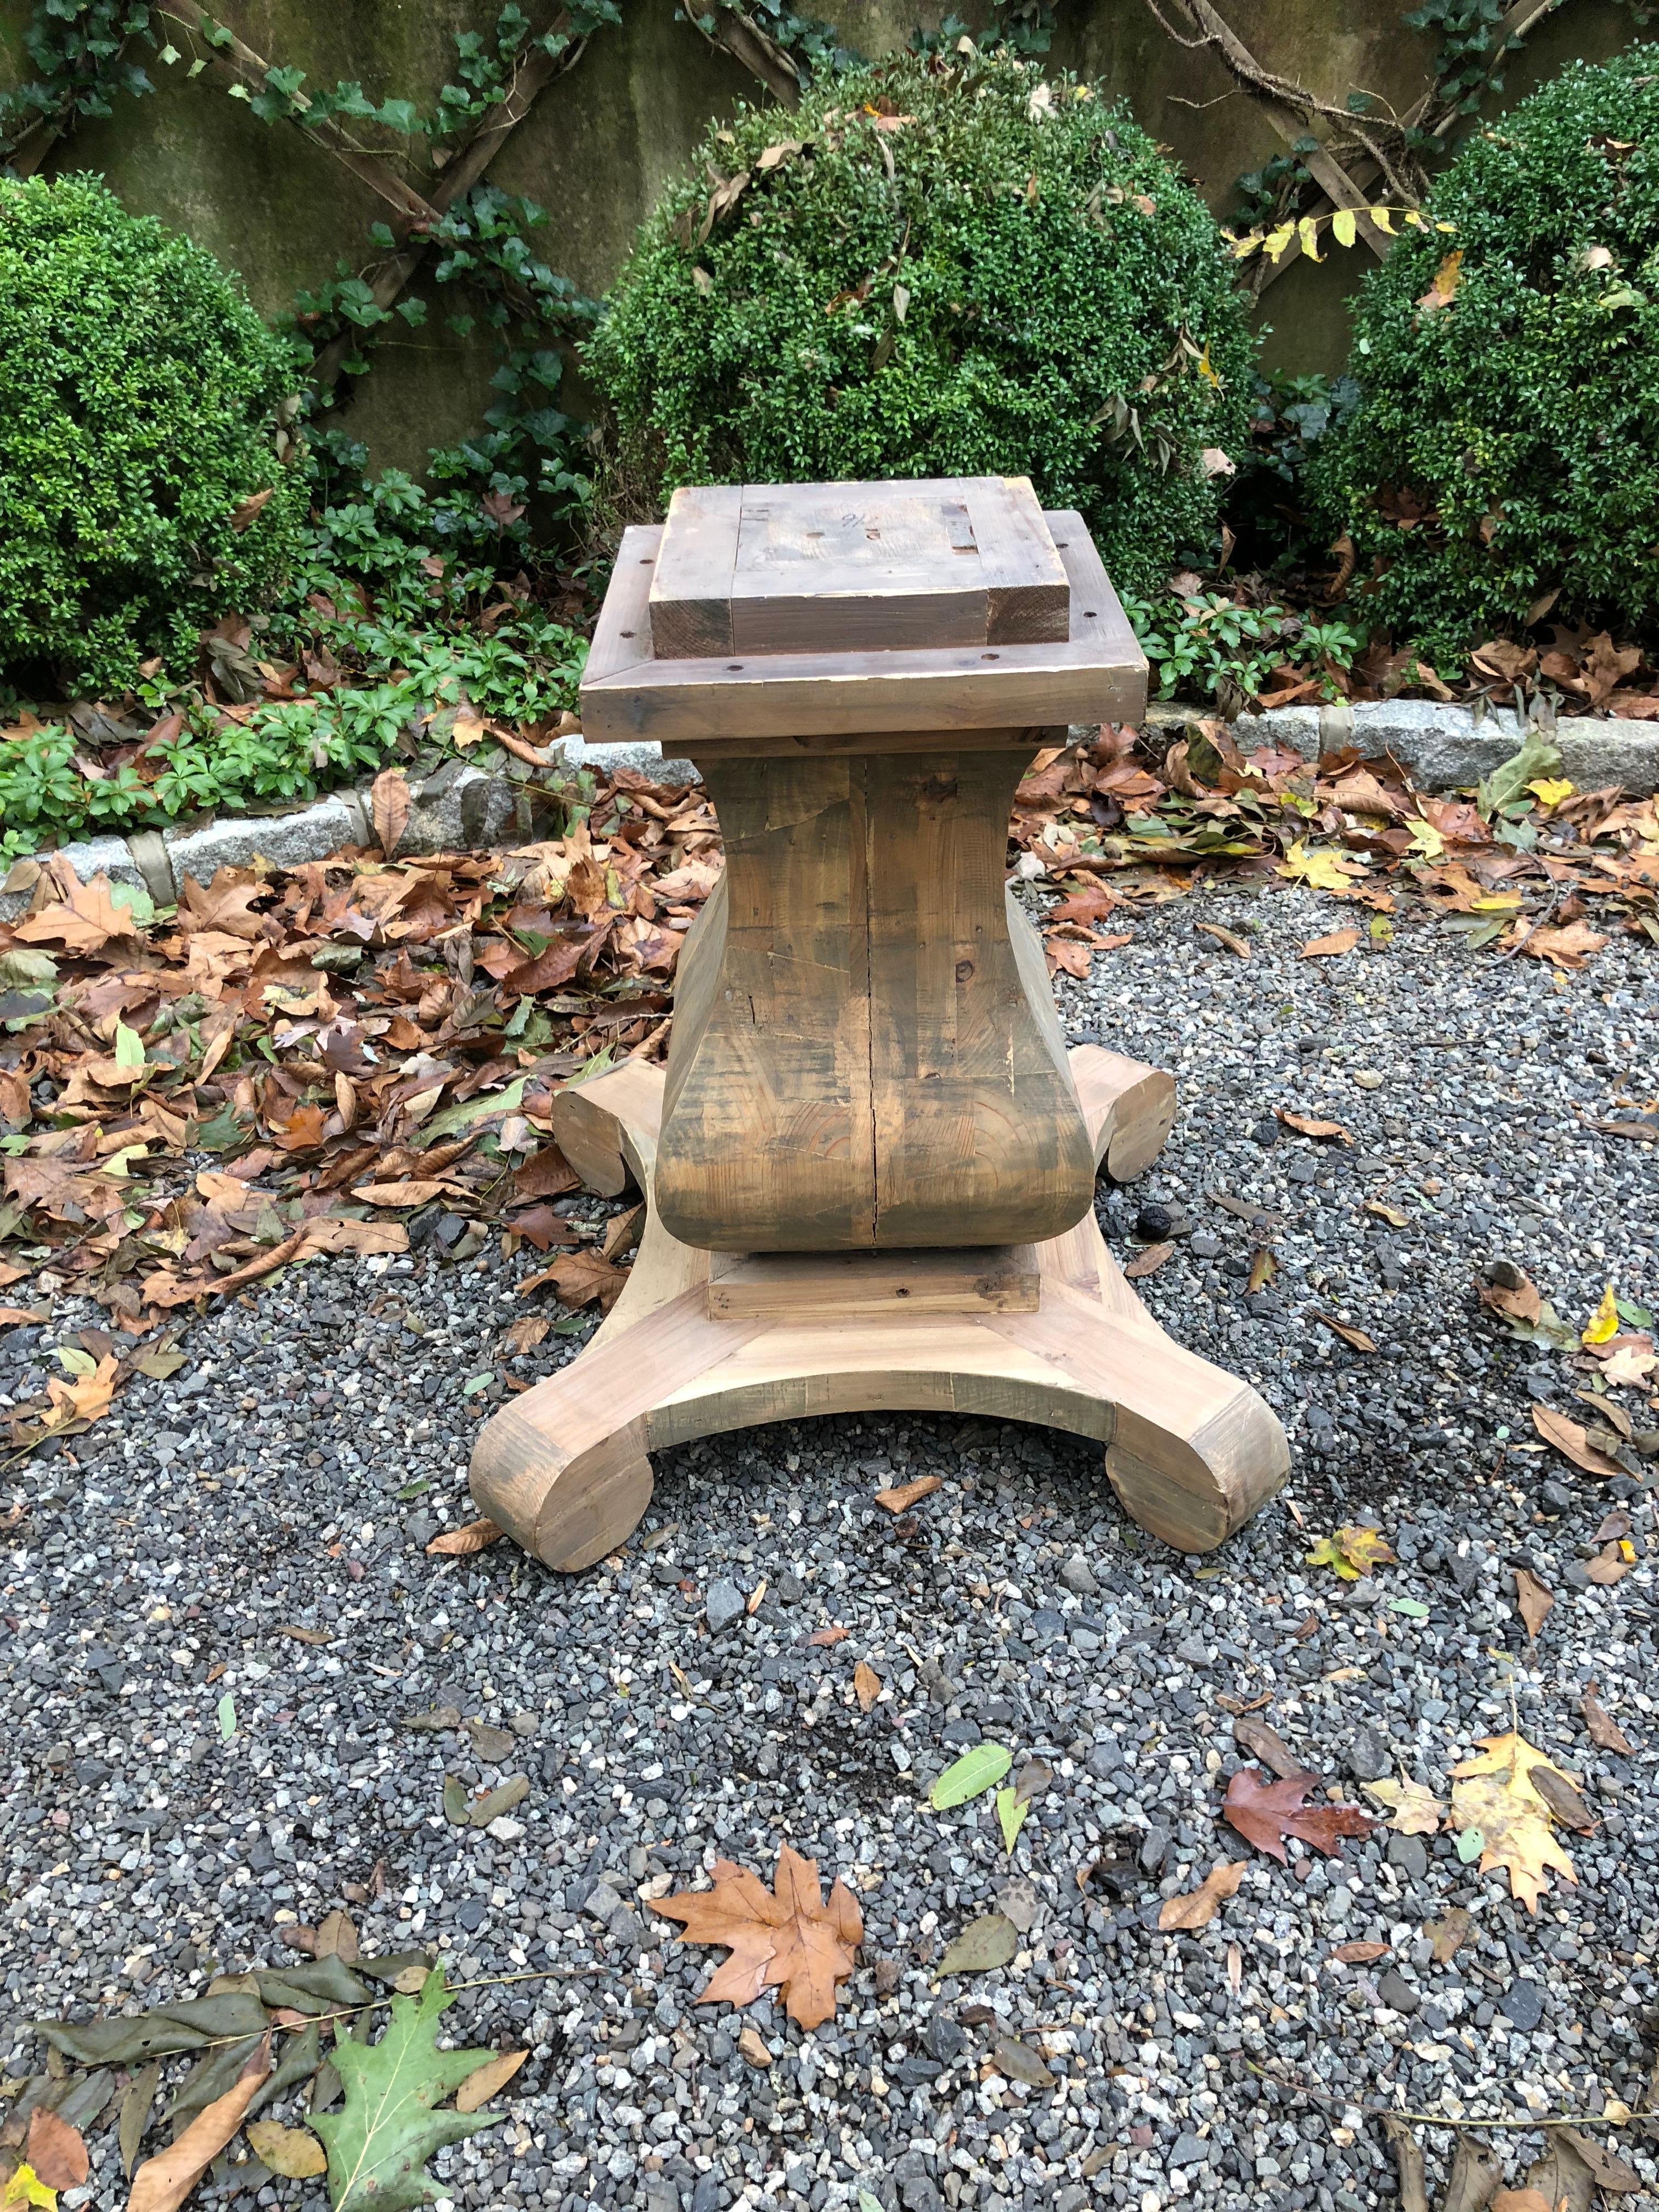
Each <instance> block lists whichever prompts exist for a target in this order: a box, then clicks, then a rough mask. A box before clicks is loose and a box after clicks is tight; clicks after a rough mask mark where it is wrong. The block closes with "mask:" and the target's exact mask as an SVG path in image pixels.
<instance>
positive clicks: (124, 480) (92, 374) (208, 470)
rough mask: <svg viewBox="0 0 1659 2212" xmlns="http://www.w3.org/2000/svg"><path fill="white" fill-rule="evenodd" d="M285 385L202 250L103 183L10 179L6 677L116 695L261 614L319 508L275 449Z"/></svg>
mask: <svg viewBox="0 0 1659 2212" xmlns="http://www.w3.org/2000/svg"><path fill="white" fill-rule="evenodd" d="M290 377H291V369H290V356H289V349H288V348H287V347H286V346H285V345H284V344H283V342H282V341H281V340H279V339H277V338H276V337H273V336H272V335H271V333H270V331H268V330H267V329H266V328H265V326H264V324H263V323H262V322H261V321H260V319H259V317H258V315H257V314H256V313H255V312H254V310H253V308H252V305H251V304H250V303H249V301H248V300H247V297H246V294H245V293H244V292H243V290H242V289H241V287H240V283H238V282H237V281H236V280H235V279H234V278H233V277H231V276H228V275H227V274H226V272H225V271H224V270H222V269H221V267H220V266H219V264H217V262H216V261H215V260H214V258H213V257H212V256H211V255H210V254H209V253H206V252H204V251H203V250H202V249H201V248H200V247H199V246H194V245H192V244H191V241H190V240H188V239H185V238H181V237H179V236H177V235H176V234H173V233H171V232H169V231H167V230H165V229H163V228H162V227H161V224H160V223H158V222H155V221H153V220H151V219H149V218H148V217H138V216H130V215H128V214H127V213H126V212H125V210H124V209H123V208H122V206H121V204H120V203H119V202H118V200H117V199H116V198H115V197H114V196H113V194H112V193H111V192H110V191H107V190H106V187H105V185H103V183H102V182H101V180H100V179H97V178H95V177H89V176H72V177H64V178H59V179H56V180H55V181H48V180H47V179H44V178H39V177H37V178H33V179H29V180H28V181H27V182H25V183H18V182H15V181H5V180H0V671H15V670H21V669H22V668H24V667H27V666H32V667H33V668H35V669H37V670H38V669H39V668H40V665H41V664H43V663H44V664H46V665H47V666H49V667H50V666H51V665H53V664H57V665H58V668H59V669H60V670H61V673H62V676H63V677H64V679H66V680H67V681H68V682H69V683H70V684H74V685H76V686H77V687H78V688H80V689H82V690H85V691H88V692H91V693H94V694H105V695H108V694H111V693H114V692H118V691H120V690H125V688H126V687H127V686H128V685H130V684H131V682H132V681H133V680H134V678H135V676H136V674H137V669H138V666H139V664H140V663H141V661H143V659H146V658H147V657H149V656H150V655H153V654H155V653H161V654H162V655H164V656H170V657H180V658H183V659H193V656H194V653H195V650H196V637H197V631H198V629H200V628H201V627H202V625H203V624H204V623H211V622H213V621H214V620H215V618H216V617H217V616H219V615H220V614H222V613H223V612H224V611H226V610H227V609H229V608H232V607H234V608H237V609H238V610H240V611H247V610H249V609H250V608H252V607H254V606H257V605H259V604H260V602H261V600H262V599H264V597H266V596H267V595H268V594H269V593H270V591H271V590H272V588H273V587H274V586H275V585H276V581H277V580H278V579H279V578H280V576H281V575H282V574H283V571H284V569H285V568H287V566H288V564H289V561H290V560H291V558H292V556H293V554H294V551H295V545H296V543H297V529H298V525H299V521H300V518H301V515H302V514H303V512H304V508H305V500H306V491H305V486H304V483H303V471H301V470H300V469H298V468H295V467H289V466H285V465H283V461H282V460H281V459H279V458H278V453H277V449H276V441H277V440H278V439H279V438H281V437H282V436H283V435H284V434H282V433H280V432H279V431H278V429H277V424H276V411H277V410H278V409H279V408H280V406H281V404H282V403H283V399H284V397H285V395H286V393H287V392H288V391H289V383H290ZM291 450H292V448H291V447H290V451H291ZM262 494H263V495H266V496H265V497H264V501H263V503H262V504H261V505H259V506H258V507H257V509H253V510H252V511H250V507H249V502H251V501H256V500H258V499H259V498H260V495H262Z"/></svg>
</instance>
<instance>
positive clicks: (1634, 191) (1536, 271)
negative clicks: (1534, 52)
mask: <svg viewBox="0 0 1659 2212" xmlns="http://www.w3.org/2000/svg"><path fill="white" fill-rule="evenodd" d="M1425 213H1426V214H1427V215H1428V216H1431V217H1432V218H1433V219H1434V221H1435V222H1443V223H1449V224H1451V225H1452V226H1454V228H1452V229H1451V230H1449V231H1443V230H1439V229H1430V230H1425V231H1422V232H1418V233H1407V234H1404V235H1403V236H1402V237H1401V240H1400V241H1399V243H1398V244H1397V245H1396V246H1395V248H1394V249H1393V251H1392V252H1391V253H1390V254H1389V258H1388V260H1387V261H1386V262H1385V263H1384V264H1383V266H1382V267H1381V268H1380V269H1379V270H1376V272H1375V273H1374V274H1373V275H1371V276H1370V277H1368V278H1367V279H1366V280H1365V283H1364V287H1363V289H1362V292H1361V298H1360V305H1359V308H1358V315H1357V318H1356V337H1355V346H1354V352H1353V356H1352V362H1351V367H1352V372H1353V374H1355V376H1357V377H1358V380H1359V381H1360V385H1361V386H1362V392H1363V396H1362V399H1361V403H1360V404H1359V406H1358V410H1356V411H1355V413H1354V414H1353V415H1352V416H1350V417H1349V418H1348V420H1347V421H1346V422H1345V423H1343V424H1342V425H1341V426H1340V428H1336V429H1334V430H1333V432H1332V434H1331V435H1330V436H1329V437H1328V439H1327V441H1325V444H1324V447H1323V448H1322V452H1321V454H1320V457H1319V459H1318V461H1317V462H1316V465H1315V470H1314V477H1315V484H1316V491H1317V493H1318V494H1319V495H1320V496H1321V498H1322V503H1323V507H1324V511H1325V514H1326V518H1327V520H1328V523H1329V525H1330V527H1331V529H1332V531H1333V532H1339V531H1341V530H1346V531H1347V532H1349V533H1350V535H1351V536H1352V539H1353V542H1354V545H1355V549H1356V551H1357V554H1358V577H1359V582H1358V586H1357V587H1356V590H1355V592H1353V593H1352V594H1351V596H1352V597H1353V598H1354V599H1355V601H1356V604H1357V605H1358V606H1360V607H1364V608H1368V609H1369V610H1370V611H1372V612H1373V613H1374V614H1375V615H1376V616H1377V617H1381V618H1382V620H1383V621H1384V622H1386V623H1388V624H1389V625H1390V626H1391V627H1392V628H1393V629H1394V630H1395V632H1396V634H1397V635H1400V636H1401V638H1402V639H1403V638H1404V637H1406V636H1413V637H1415V638H1416V639H1418V640H1419V642H1420V643H1422V644H1424V645H1425V646H1426V647H1428V648H1429V649H1430V650H1431V652H1434V653H1439V654H1440V655H1441V656H1442V657H1443V658H1449V657H1453V656H1456V655H1459V654H1461V653H1462V652H1463V651H1464V650H1465V649H1466V648H1467V647H1469V646H1470V645H1472V644H1478V643H1479V642H1480V640H1481V638H1482V637H1485V636H1489V635H1492V632H1493V631H1494V630H1501V631H1509V632H1514V631H1516V630H1518V629H1521V628H1522V626H1523V625H1524V624H1525V623H1526V622H1527V620H1528V615H1529V613H1532V612H1534V611H1536V615H1537V618H1538V619H1542V618H1543V615H1544V612H1545V611H1546V610H1545V609H1544V608H1543V607H1541V604H1540V603H1541V602H1543V601H1546V600H1547V601H1548V602H1549V605H1548V609H1547V612H1548V615H1549V618H1550V619H1551V620H1552V621H1555V622H1561V621H1572V620H1575V619H1577V618H1581V617H1583V618H1588V619H1589V620H1593V621H1595V622H1596V623H1612V624H1613V625H1614V627H1615V628H1617V629H1622V630H1625V631H1626V632H1629V631H1630V630H1632V629H1641V628H1643V627H1644V626H1649V625H1650V624H1651V623H1652V622H1653V619H1654V617H1655V614H1656V611H1659V46H1635V47H1632V48H1630V49H1628V50H1626V52H1624V53H1622V54H1620V55H1619V56H1618V57H1617V58H1616V59H1614V60H1613V61H1610V62H1607V63H1605V64H1601V65H1600V66H1598V67H1590V66H1589V65H1587V64H1583V63H1576V64H1573V65H1572V66H1571V68H1569V69H1567V70H1565V72H1564V73H1563V74H1562V75H1561V76H1559V77H1557V78H1555V79H1554V80H1553V82H1550V83H1549V84H1547V85H1546V86H1544V87H1543V88H1541V90H1540V91H1538V92H1535V93H1534V94H1532V96H1531V97H1530V98H1529V99H1528V100H1523V101H1522V102H1521V104H1520V105H1519V106H1517V107H1516V108H1515V109H1514V110H1512V112H1510V114H1508V115H1506V116H1504V118H1501V119H1500V120H1499V121H1498V122H1496V123H1494V124H1492V125H1490V126H1488V127H1486V128H1483V129H1481V130H1480V131H1477V132H1476V133H1475V135H1474V137H1472V138H1471V139H1470V140H1469V142H1468V144H1467V145H1466V146H1465V147H1464V148H1463V149H1462V152H1461V153H1460V154H1459V155H1457V157H1456V159H1455V161H1453V162H1452V164H1451V165H1450V167H1449V168H1448V169H1447V170H1446V172H1445V173H1444V174H1443V176H1442V177H1441V178H1440V179H1438V181H1437V183H1436V185H1435V187H1434V190H1433V193H1432V195H1431V199H1430V202H1429V204H1428V205H1427V208H1426V210H1425ZM1368 580H1369V581H1368ZM1552 594H1553V598H1552V596H1551V595H1552Z"/></svg>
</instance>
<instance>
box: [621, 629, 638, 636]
mask: <svg viewBox="0 0 1659 2212" xmlns="http://www.w3.org/2000/svg"><path fill="white" fill-rule="evenodd" d="M617 635H618V636H620V637H632V636H633V635H634V633H633V631H632V630H631V629H624V630H620V631H618V632H617Z"/></svg>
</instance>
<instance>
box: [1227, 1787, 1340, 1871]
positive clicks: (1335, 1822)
mask: <svg viewBox="0 0 1659 2212" xmlns="http://www.w3.org/2000/svg"><path fill="white" fill-rule="evenodd" d="M1318 1786H1319V1778H1318V1776H1317V1775H1316V1774H1295V1775H1291V1776H1289V1777H1288V1778H1285V1779H1283V1780H1280V1781H1276V1782H1268V1783H1264V1782H1263V1781H1262V1780H1261V1777H1260V1776H1259V1775H1258V1774H1257V1773H1255V1771H1254V1770H1253V1769H1252V1768H1250V1767H1248V1766H1241V1767H1240V1768H1239V1770H1238V1771H1237V1773H1236V1774H1235V1775H1234V1776H1233V1778H1232V1779H1231V1782H1230V1783H1229V1784H1227V1795H1226V1796H1225V1799H1224V1800H1223V1802H1222V1812H1223V1814H1224V1816H1225V1819H1226V1820H1227V1822H1228V1824H1229V1825H1230V1826H1232V1827H1235V1828H1237V1831H1238V1832H1239V1834H1240V1835H1241V1836H1243V1838H1244V1839H1245V1841H1246V1842H1247V1843H1251V1844H1255V1847H1256V1849H1257V1850H1261V1851H1266V1852H1267V1856H1268V1857H1270V1858H1275V1859H1277V1860H1278V1861H1279V1864H1280V1865H1281V1866H1283V1865H1285V1864H1286V1863H1287V1861H1286V1858H1285V1837H1286V1836H1296V1837H1298V1838H1300V1839H1301V1841H1302V1842H1303V1843H1304V1844H1310V1845H1311V1846H1312V1848H1313V1849H1314V1850H1316V1851H1322V1852H1323V1853H1324V1855H1325V1857H1327V1858H1333V1859H1334V1858H1337V1857H1340V1855H1341V1850H1342V1845H1341V1841H1340V1839H1341V1838H1342V1837H1344V1836H1368V1835H1369V1834H1370V1832H1371V1830H1372V1829H1373V1828H1374V1827H1376V1826H1377V1823H1376V1821H1375V1820H1372V1818H1371V1816H1370V1814H1369V1813H1362V1812H1361V1811H1360V1809H1359V1808H1358V1806H1357V1805H1310V1804H1309V1803H1308V1802H1307V1796H1308V1792H1309V1791H1310V1790H1316V1789H1317V1788H1318Z"/></svg>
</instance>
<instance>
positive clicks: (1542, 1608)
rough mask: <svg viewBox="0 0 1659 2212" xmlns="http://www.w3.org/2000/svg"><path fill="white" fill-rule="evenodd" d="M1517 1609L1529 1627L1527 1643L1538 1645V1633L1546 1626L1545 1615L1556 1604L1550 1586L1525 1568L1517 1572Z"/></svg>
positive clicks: (1517, 1569)
mask: <svg viewBox="0 0 1659 2212" xmlns="http://www.w3.org/2000/svg"><path fill="white" fill-rule="evenodd" d="M1515 1602H1516V1610H1517V1611H1518V1613H1520V1615H1521V1618H1522V1620H1523V1621H1524V1622H1525V1623H1526V1626H1527V1641H1528V1643H1529V1644H1536V1643H1537V1641H1538V1632H1539V1630H1540V1629H1541V1627H1542V1626H1544V1618H1545V1615H1546V1614H1547V1613H1548V1612H1549V1609H1550V1607H1552V1606H1553V1604H1554V1603H1555V1599H1554V1596H1553V1594H1552V1592H1551V1591H1550V1589H1549V1588H1548V1586H1547V1584H1546V1583H1541V1582H1540V1581H1539V1579H1538V1577H1537V1576H1536V1575H1534V1574H1532V1573H1530V1572H1529V1571H1528V1570H1527V1569H1526V1568H1525V1567H1517V1568H1516V1571H1515Z"/></svg>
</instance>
